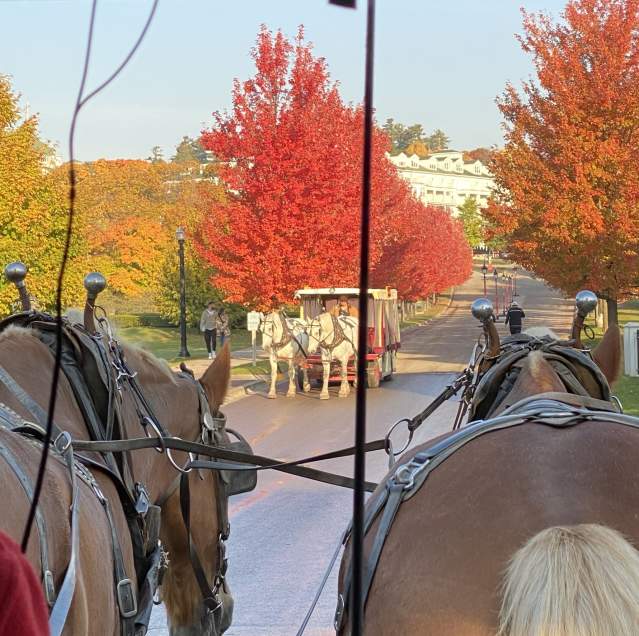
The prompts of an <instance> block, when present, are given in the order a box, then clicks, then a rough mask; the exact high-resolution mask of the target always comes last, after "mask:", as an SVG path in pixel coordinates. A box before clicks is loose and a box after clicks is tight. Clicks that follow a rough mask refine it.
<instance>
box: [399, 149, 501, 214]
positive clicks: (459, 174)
mask: <svg viewBox="0 0 639 636" xmlns="http://www.w3.org/2000/svg"><path fill="white" fill-rule="evenodd" d="M387 156H388V159H389V160H390V162H391V163H392V164H394V165H395V166H396V167H397V170H398V171H399V174H400V176H402V177H403V178H404V179H406V181H408V182H409V183H410V185H411V187H412V188H413V191H414V192H415V195H416V196H417V197H418V198H419V199H420V200H421V201H423V202H424V203H425V204H430V205H440V206H443V207H445V208H446V209H447V210H448V211H449V212H450V213H451V214H453V215H454V216H456V215H457V213H458V210H457V208H458V206H460V205H461V204H462V203H464V201H465V200H466V198H467V197H470V198H471V199H474V200H475V201H477V205H478V206H479V207H482V208H483V207H486V206H487V205H488V197H489V196H490V193H491V190H492V189H493V186H494V182H493V179H492V175H491V174H490V172H489V171H488V169H487V168H486V166H485V165H484V164H483V163H482V162H481V161H473V162H470V163H465V162H464V156H463V153H461V152H459V151H457V150H443V151H441V152H435V153H433V154H432V155H430V156H429V157H428V158H426V159H420V158H419V157H418V156H417V155H412V156H411V157H409V156H407V155H405V154H404V153H403V152H402V153H400V154H398V155H395V156H390V155H387Z"/></svg>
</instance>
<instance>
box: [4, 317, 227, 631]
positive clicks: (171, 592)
mask: <svg viewBox="0 0 639 636" xmlns="http://www.w3.org/2000/svg"><path fill="white" fill-rule="evenodd" d="M126 359H127V362H128V364H129V367H130V368H131V369H132V370H134V371H136V372H137V379H138V382H139V386H140V387H141V388H142V390H143V392H144V396H145V398H146V400H147V402H148V403H149V404H150V405H151V408H152V409H153V411H154V413H155V414H156V416H157V417H158V419H159V421H160V422H161V424H162V425H163V426H164V427H165V429H166V430H167V431H169V432H170V434H171V435H173V436H176V437H181V438H183V439H185V440H196V439H197V438H198V435H199V433H200V430H201V428H200V427H201V420H200V399H199V395H198V389H197V385H196V383H195V382H194V381H193V380H192V379H189V378H188V377H186V376H185V375H184V374H181V375H179V374H176V373H173V372H172V371H171V370H170V369H169V368H168V366H166V365H165V364H163V363H161V362H160V361H158V360H156V359H155V358H153V356H151V355H150V354H147V353H145V352H143V351H139V350H136V349H131V348H127V349H126ZM0 366H1V367H2V368H3V369H4V370H6V371H7V372H8V373H9V374H10V376H11V377H12V378H13V380H14V381H15V382H16V383H17V384H18V385H19V386H20V387H21V388H22V389H23V390H24V391H25V392H26V393H28V395H29V396H30V397H31V398H32V399H33V400H34V401H35V402H36V403H37V405H39V407H41V408H42V409H45V410H46V408H47V405H48V400H49V393H50V386H51V380H52V372H53V358H52V355H51V351H50V349H49V347H48V346H46V345H45V344H43V343H42V342H41V341H40V339H38V338H37V337H36V334H35V332H34V330H33V329H23V328H20V327H8V328H7V329H5V330H4V331H3V332H2V333H1V334H0ZM229 374H230V354H229V350H228V347H225V348H224V349H223V350H222V352H221V353H220V355H219V356H218V357H217V359H216V360H215V361H214V362H213V363H212V364H211V365H210V367H209V368H208V370H207V371H206V373H205V374H204V376H203V377H202V378H201V380H200V383H201V386H202V387H203V389H204V392H205V395H206V398H207V400H208V402H209V404H210V408H211V412H212V413H215V412H216V411H217V410H218V408H219V406H220V405H221V404H222V402H223V400H224V397H225V394H226V391H227V386H228V380H229ZM0 403H2V404H3V405H6V407H9V408H10V409H12V410H13V411H15V413H16V414H17V416H20V417H22V418H24V419H25V420H33V417H32V413H30V412H29V410H28V409H26V408H25V407H24V404H23V402H22V401H20V400H19V399H16V394H15V391H11V390H9V389H8V388H7V387H6V386H5V385H4V384H3V383H2V382H0ZM122 413H123V420H124V423H125V430H126V436H128V437H141V436H143V434H144V432H143V430H142V426H141V424H140V418H139V416H138V414H137V413H136V406H135V404H134V402H133V397H132V395H131V394H130V392H129V391H126V390H123V391H122ZM55 424H56V425H57V427H58V428H59V429H61V430H63V431H67V432H68V433H69V434H70V435H71V437H73V438H75V439H79V440H87V439H89V436H88V434H87V427H86V425H85V420H84V419H83V416H82V413H81V411H80V408H79V406H78V403H77V402H76V398H75V397H74V393H73V391H72V387H71V385H70V383H69V382H68V381H67V379H66V377H65V376H64V374H61V378H60V384H59V388H58V401H57V407H56V413H55ZM0 447H2V448H4V449H5V451H6V450H7V449H8V452H9V453H10V455H12V456H13V457H15V458H16V459H17V460H18V462H19V465H20V467H21V468H22V470H23V471H24V473H25V474H26V476H27V478H28V481H30V483H31V484H33V483H34V480H35V475H36V471H37V466H38V461H39V458H40V453H41V445H39V444H37V443H35V442H32V441H29V440H27V439H26V438H25V437H23V436H22V435H19V434H17V433H14V432H9V431H7V430H6V429H1V428H0ZM95 457H96V458H98V459H99V456H98V455H97V454H95ZM130 458H131V459H130V461H131V472H132V473H133V478H134V480H135V482H136V483H140V484H144V485H145V486H146V489H147V491H148V493H149V498H150V501H151V503H153V502H160V501H161V502H162V530H161V539H162V543H163V545H164V548H165V550H166V551H167V552H168V554H169V569H168V571H167V572H166V575H165V577H164V581H163V585H162V589H161V594H162V598H163V600H164V602H165V604H166V608H167V614H168V619H169V623H170V628H171V633H172V634H176V635H178V634H179V635H181V636H186V635H193V636H194V635H195V634H211V635H214V634H218V633H221V631H222V630H220V629H219V628H220V625H219V624H218V625H217V626H214V620H213V615H212V613H211V612H209V611H208V610H207V608H206V607H205V606H204V604H203V600H202V599H203V596H202V594H201V592H200V588H199V587H198V585H197V582H196V579H195V576H194V573H193V569H192V566H191V562H190V560H189V551H188V546H187V535H186V531H185V528H184V522H183V519H182V515H181V513H180V509H179V501H178V500H179V493H178V492H177V490H176V489H175V483H174V479H175V476H176V474H177V473H176V470H175V469H174V468H173V467H172V466H171V464H170V463H169V461H168V459H167V456H166V454H161V453H158V452H156V451H155V450H153V449H151V450H141V451H135V452H132V453H130ZM174 458H175V461H176V463H178V464H184V463H185V462H186V461H187V459H188V457H187V456H186V455H185V454H184V453H175V455H174ZM92 473H93V477H94V478H95V481H96V482H97V485H98V487H99V490H100V491H101V492H102V493H103V494H104V497H105V498H106V499H107V500H108V501H109V502H110V506H111V509H112V515H113V519H114V525H115V528H116V533H117V537H118V539H119V543H120V545H121V547H122V554H123V561H124V568H125V571H126V575H127V576H128V577H129V578H130V579H131V581H132V582H133V587H134V589H135V588H136V587H137V583H138V581H136V570H135V567H134V559H133V549H132V542H131V538H130V533H129V529H128V527H127V521H126V518H125V514H124V512H123V509H122V505H121V504H120V497H119V495H118V491H117V489H116V487H115V485H114V482H113V481H112V479H111V478H110V477H109V476H108V475H107V474H106V473H105V472H104V471H101V470H99V469H95V470H92ZM0 479H1V480H2V484H3V497H4V502H3V503H4V508H3V509H4V511H5V512H4V514H3V515H2V517H1V518H0V528H2V529H3V530H4V531H5V532H7V533H8V534H9V535H10V536H12V537H13V538H14V539H16V540H18V541H19V540H20V538H21V533H22V531H23V528H24V523H25V520H26V516H27V511H28V508H29V503H30V500H29V497H28V496H27V495H26V493H25V490H24V488H23V487H22V486H21V485H20V483H19V480H18V478H17V476H16V474H15V471H13V470H12V469H11V468H10V466H9V464H8V463H7V461H3V460H2V458H0ZM77 481H78V483H79V492H78V495H79V558H78V565H77V576H76V585H75V592H74V595H73V600H72V603H71V607H70V611H69V614H68V617H67V621H66V624H65V628H64V633H65V634H74V635H81V634H97V633H100V634H114V635H116V634H120V633H121V622H120V612H119V607H118V602H117V598H116V592H115V585H114V584H113V580H114V563H113V561H114V558H113V557H112V549H111V546H112V537H111V532H110V526H109V524H108V522H107V519H106V515H105V509H104V506H103V504H102V503H101V502H100V500H99V498H98V497H97V496H96V494H95V492H94V490H93V489H92V488H91V487H90V486H89V485H87V483H85V481H83V480H81V479H78V480H77ZM189 482H190V491H191V527H192V533H193V543H194V545H195V547H196V549H197V551H198V553H199V555H200V559H201V561H202V567H203V570H204V573H205V575H206V577H207V580H208V581H211V582H212V581H213V580H214V576H215V573H216V572H218V557H219V554H220V553H219V550H218V537H219V536H220V533H221V532H222V528H221V527H220V526H221V523H220V521H219V520H218V518H217V510H218V506H217V505H216V503H217V502H216V499H217V497H218V492H217V490H216V483H217V482H216V480H215V479H214V478H213V475H212V474H211V473H210V472H208V471H205V472H203V474H202V475H201V477H200V476H196V475H193V476H191V475H189ZM70 504H71V488H70V476H69V472H68V471H67V468H66V466H65V465H64V463H63V462H61V461H57V459H56V457H55V453H52V457H51V458H50V460H49V463H48V465H47V473H46V477H45V484H44V489H43V494H42V497H41V499H40V504H39V508H40V511H41V516H42V519H43V522H44V534H46V546H47V548H48V561H49V563H48V569H49V570H50V571H51V572H52V573H53V579H54V585H55V589H56V590H57V591H59V590H60V585H61V583H62V580H63V577H64V574H65V570H66V568H67V566H68V564H69V558H70V522H69V506H70ZM40 529H42V528H40ZM38 535H39V529H38V525H37V524H36V525H35V526H34V529H33V532H32V536H31V539H30V542H29V547H28V551H27V556H28V558H29V560H30V562H31V563H32V564H33V566H34V568H35V570H36V572H42V571H43V567H42V563H41V559H42V556H41V554H42V553H41V547H40V545H41V542H40V540H39V539H40V538H39V536H38ZM225 599H226V597H225ZM224 609H225V610H226V614H227V615H226V617H225V618H224V621H225V622H226V623H228V622H230V612H231V609H232V600H231V599H230V597H228V598H227V599H226V602H225V608H224ZM227 626H228V625H227Z"/></svg>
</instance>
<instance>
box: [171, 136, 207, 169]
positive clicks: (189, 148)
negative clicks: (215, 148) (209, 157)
mask: <svg viewBox="0 0 639 636" xmlns="http://www.w3.org/2000/svg"><path fill="white" fill-rule="evenodd" d="M171 161H172V162H173V163H192V162H195V163H206V152H205V151H204V148H202V146H201V145H200V142H199V141H198V140H197V139H193V138H192V137H189V136H187V135H185V136H184V137H182V141H181V142H180V143H179V144H178V145H177V147H176V149H175V155H173V157H171Z"/></svg>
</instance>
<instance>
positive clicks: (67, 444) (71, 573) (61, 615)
mask: <svg viewBox="0 0 639 636" xmlns="http://www.w3.org/2000/svg"><path fill="white" fill-rule="evenodd" d="M53 445H54V448H55V449H56V450H57V451H58V453H59V454H60V455H61V456H62V458H63V459H64V462H65V463H66V465H67V468H68V471H69V478H70V480H71V515H70V521H69V524H70V526H71V556H70V557H69V565H68V566H67V571H66V574H65V575H64V580H63V581H62V585H61V586H60V590H59V591H58V597H57V599H56V601H55V605H54V606H53V608H52V609H51V613H50V614H49V629H50V630H51V636H60V635H61V634H62V632H63V630H64V624H65V623H66V620H67V616H68V614H69V608H70V607H71V601H72V600H73V594H74V592H75V580H76V568H77V563H78V560H79V553H80V552H79V544H80V522H79V515H78V511H79V505H80V504H79V500H78V482H77V479H76V472H75V467H74V460H73V446H72V445H71V437H70V436H69V435H68V434H67V433H63V434H61V435H59V436H58V437H57V438H56V440H55V442H54V444H53Z"/></svg>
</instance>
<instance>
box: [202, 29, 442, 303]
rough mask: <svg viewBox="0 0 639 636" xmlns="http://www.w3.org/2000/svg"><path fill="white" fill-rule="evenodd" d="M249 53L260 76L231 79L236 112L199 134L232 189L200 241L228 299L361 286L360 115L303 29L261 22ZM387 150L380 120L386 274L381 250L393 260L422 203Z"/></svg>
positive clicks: (377, 255) (375, 213) (378, 178)
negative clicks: (290, 31) (289, 31)
mask: <svg viewBox="0 0 639 636" xmlns="http://www.w3.org/2000/svg"><path fill="white" fill-rule="evenodd" d="M252 57H253V59H254V61H255V65H256V68H257V72H256V74H255V76H254V77H253V78H251V79H249V80H247V81H245V82H242V83H241V82H239V81H237V80H236V81H235V84H234V88H233V107H232V110H231V111H230V112H225V113H220V112H216V113H214V115H213V116H214V123H213V126H212V128H211V129H210V130H208V131H204V132H203V134H202V137H201V143H202V145H203V147H205V148H206V149H208V150H212V151H213V153H214V154H215V155H216V157H218V159H219V160H220V161H221V167H220V176H221V178H222V179H223V180H224V182H225V183H226V185H227V187H228V190H229V192H230V193H231V194H230V196H229V199H228V202H227V203H226V204H225V205H223V206H216V207H214V208H212V209H211V213H210V214H209V216H208V217H207V219H206V220H205V222H204V224H203V225H202V227H201V229H200V233H199V238H198V246H199V251H200V253H201V254H202V256H203V257H204V258H205V259H206V261H207V262H208V263H209V264H210V265H212V267H213V268H214V269H215V270H216V275H215V277H214V281H213V282H214V284H215V285H216V286H217V287H219V288H221V289H222V290H224V292H225V293H226V294H227V299H228V300H230V301H236V302H242V303H245V304H248V305H251V306H254V307H257V308H267V307H269V306H272V305H274V304H279V303H286V302H290V301H291V299H292V296H293V293H294V291H295V290H296V289H299V288H302V287H305V286H310V287H326V286H335V287H338V286H354V285H356V283H357V280H358V272H359V216H360V202H361V170H362V134H363V133H362V131H363V113H362V109H361V108H360V107H357V106H350V105H346V104H344V103H343V102H342V99H341V97H340V95H339V92H338V88H337V85H336V84H335V83H333V82H331V80H330V77H329V74H328V70H327V67H326V62H325V61H324V59H322V58H316V57H314V56H313V54H312V47H311V46H310V45H308V44H306V43H305V42H304V34H303V30H302V29H301V28H300V31H299V33H298V35H297V38H296V40H295V41H294V43H291V42H289V41H288V40H287V39H286V38H285V37H284V36H283V35H282V33H280V32H278V33H276V34H272V33H271V32H269V31H268V30H267V29H266V27H262V29H261V31H260V33H259V35H258V39H257V45H256V47H255V48H254V49H253V50H252ZM388 147H389V142H388V138H387V136H386V135H385V134H384V133H383V132H382V131H381V130H378V129H376V130H375V135H374V143H373V157H372V159H373V165H372V183H371V189H372V236H371V268H372V269H373V270H375V272H376V280H379V281H383V280H384V273H383V271H382V270H383V268H382V267H378V264H379V263H380V262H381V259H382V258H383V257H384V256H383V255H384V254H385V257H386V259H387V261H388V262H389V263H390V262H391V260H393V259H392V258H391V255H390V254H391V251H392V250H393V249H395V252H396V253H395V256H394V257H393V258H395V259H399V258H401V257H400V255H399V254H398V253H397V249H396V248H397V246H398V245H400V244H403V243H402V241H401V240H399V239H398V238H397V237H403V236H405V235H406V233H407V229H406V228H410V227H412V226H414V224H415V219H414V218H413V217H414V216H415V214H414V211H415V208H416V207H419V206H421V204H419V203H418V202H417V201H415V199H414V198H413V197H412V195H411V194H410V191H409V189H408V187H407V186H406V185H405V183H404V182H403V181H401V179H400V178H399V176H398V174H397V172H396V169H395V168H394V167H393V166H392V164H391V163H390V162H389V161H388V160H387V158H386V151H387V150H388ZM421 207H422V208H423V206H421ZM411 224H412V225H411ZM447 227H448V228H449V229H450V231H454V229H453V227H454V226H451V225H448V226H447ZM413 234H414V232H413ZM404 243H405V242H404ZM444 249H446V247H445V242H443V243H441V244H440V245H439V250H444ZM432 259H433V257H432V255H431V254H429V253H427V252H423V253H422V254H421V255H420V256H419V257H418V258H416V259H415V266H416V267H424V266H428V267H430V266H431V263H432ZM388 276H395V274H392V273H391V272H389V273H388ZM397 276H399V275H397ZM398 280H399V278H398ZM387 283H388V278H387V279H386V281H385V282H384V284H387ZM380 284H382V283H381V282H380ZM397 284H399V283H397ZM428 291H435V290H434V289H429V290H428ZM423 293H427V292H425V291H423Z"/></svg>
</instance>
